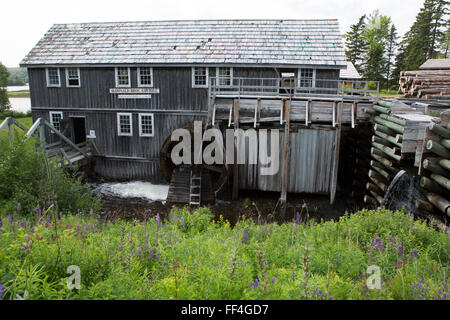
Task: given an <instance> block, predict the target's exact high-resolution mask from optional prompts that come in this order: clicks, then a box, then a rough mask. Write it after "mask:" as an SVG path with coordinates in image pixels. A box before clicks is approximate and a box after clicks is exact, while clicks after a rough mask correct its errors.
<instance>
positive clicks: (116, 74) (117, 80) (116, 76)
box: [114, 67, 153, 88]
mask: <svg viewBox="0 0 450 320" xmlns="http://www.w3.org/2000/svg"><path fill="white" fill-rule="evenodd" d="M119 68H127V70H128V84H121V85H119V73H118V72H117V71H118V69H119ZM114 73H115V78H116V87H117V88H130V87H131V73H130V68H129V67H115V68H114ZM152 82H153V79H152Z"/></svg>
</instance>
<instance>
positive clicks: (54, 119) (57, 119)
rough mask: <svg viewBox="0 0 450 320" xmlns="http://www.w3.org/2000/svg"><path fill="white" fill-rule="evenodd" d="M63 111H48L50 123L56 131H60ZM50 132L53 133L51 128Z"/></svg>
mask: <svg viewBox="0 0 450 320" xmlns="http://www.w3.org/2000/svg"><path fill="white" fill-rule="evenodd" d="M62 119H63V113H62V112H61V111H50V124H51V125H52V126H53V127H54V128H55V129H56V130H58V131H61V120H62ZM51 133H54V132H53V130H52V131H51Z"/></svg>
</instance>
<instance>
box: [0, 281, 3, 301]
mask: <svg viewBox="0 0 450 320" xmlns="http://www.w3.org/2000/svg"><path fill="white" fill-rule="evenodd" d="M0 300H3V285H2V284H1V283H0Z"/></svg>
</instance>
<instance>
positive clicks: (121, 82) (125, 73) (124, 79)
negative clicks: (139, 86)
mask: <svg viewBox="0 0 450 320" xmlns="http://www.w3.org/2000/svg"><path fill="white" fill-rule="evenodd" d="M116 87H131V77H130V68H127V67H117V68H116Z"/></svg>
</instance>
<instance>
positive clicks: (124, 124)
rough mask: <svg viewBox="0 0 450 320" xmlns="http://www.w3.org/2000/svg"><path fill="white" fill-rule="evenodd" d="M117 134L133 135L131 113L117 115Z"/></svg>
mask: <svg viewBox="0 0 450 320" xmlns="http://www.w3.org/2000/svg"><path fill="white" fill-rule="evenodd" d="M117 132H118V135H119V136H132V135H133V121H132V115H131V113H118V114H117Z"/></svg>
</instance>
